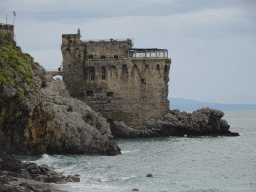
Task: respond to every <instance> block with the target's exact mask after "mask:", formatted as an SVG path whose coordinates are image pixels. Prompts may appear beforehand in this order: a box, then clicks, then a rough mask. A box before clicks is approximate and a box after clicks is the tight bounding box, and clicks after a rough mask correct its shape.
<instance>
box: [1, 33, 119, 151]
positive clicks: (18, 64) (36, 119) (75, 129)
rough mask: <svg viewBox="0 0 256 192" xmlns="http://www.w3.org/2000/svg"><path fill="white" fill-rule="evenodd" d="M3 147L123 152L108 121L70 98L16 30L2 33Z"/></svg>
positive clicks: (59, 82)
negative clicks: (17, 40)
mask: <svg viewBox="0 0 256 192" xmlns="http://www.w3.org/2000/svg"><path fill="white" fill-rule="evenodd" d="M0 32H1V31H0ZM0 151H5V152H7V153H14V154H27V155H34V154H43V153H48V154H51V153H54V154H58V153H59V154H65V153H71V154H103V155H116V154H120V149H119V147H118V146H117V144H116V143H115V141H114V140H113V136H112V135H111V130H110V126H109V124H108V123H107V121H106V119H105V118H103V117H102V115H101V114H100V113H96V112H95V111H93V110H92V109H91V108H90V107H89V106H87V105H86V104H85V103H84V102H82V101H80V100H77V99H74V98H72V97H70V96H69V93H68V92H67V90H66V88H65V84H64V82H62V81H61V80H59V79H57V80H54V79H53V78H52V76H51V75H50V74H48V73H47V72H46V71H45V69H44V68H43V67H42V66H40V65H39V64H38V63H36V62H34V61H33V58H32V57H30V56H29V55H28V54H24V53H22V51H21V49H20V47H17V46H16V43H15V41H14V40H13V36H12V34H11V33H9V34H3V33H1V34H0Z"/></svg>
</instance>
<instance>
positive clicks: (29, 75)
mask: <svg viewBox="0 0 256 192" xmlns="http://www.w3.org/2000/svg"><path fill="white" fill-rule="evenodd" d="M32 75H33V73H32V72H30V71H29V72H26V73H25V77H26V78H30V77H32Z"/></svg>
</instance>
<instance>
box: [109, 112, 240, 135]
mask: <svg viewBox="0 0 256 192" xmlns="http://www.w3.org/2000/svg"><path fill="white" fill-rule="evenodd" d="M223 116H224V112H223V111H220V110H216V109H210V108H202V109H198V110H197V111H193V112H192V113H187V112H185V111H183V112H180V111H179V110H172V111H170V112H169V113H167V114H166V115H165V116H164V117H163V118H161V119H151V120H149V121H147V122H146V126H145V127H144V128H142V129H141V130H137V129H134V128H131V127H128V126H127V125H125V124H124V123H123V122H120V121H113V122H110V123H111V130H112V133H113V135H114V136H115V137H119V138H134V137H159V136H181V137H183V136H185V135H187V136H188V137H191V136H239V134H238V133H234V132H230V131H229V128H230V125H228V123H227V121H226V120H224V119H221V118H222V117H223Z"/></svg>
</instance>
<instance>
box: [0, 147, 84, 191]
mask: <svg viewBox="0 0 256 192" xmlns="http://www.w3.org/2000/svg"><path fill="white" fill-rule="evenodd" d="M68 182H80V175H77V174H76V175H68V176H64V175H63V173H59V172H56V171H55V168H54V167H50V166H48V165H46V164H41V165H37V164H36V163H31V162H21V161H19V160H18V159H16V158H15V157H14V156H12V155H7V154H6V153H5V152H4V151H0V191H3V192H4V191H6V192H12V191H13V192H19V191H20V192H22V191H35V192H64V191H65V190H61V189H59V188H58V187H57V186H56V185H54V183H55V184H56V183H57V184H65V183H68Z"/></svg>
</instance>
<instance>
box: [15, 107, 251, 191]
mask: <svg viewBox="0 0 256 192" xmlns="http://www.w3.org/2000/svg"><path fill="white" fill-rule="evenodd" d="M224 112H225V115H224V117H223V118H224V119H226V120H227V121H228V123H229V124H230V130H231V131H232V132H239V134H240V136H239V137H195V138H188V137H160V138H143V139H117V140H116V142H117V143H118V145H119V147H120V148H121V149H122V150H121V152H122V154H121V155H117V156H89V155H46V154H44V155H41V156H16V157H17V158H19V159H20V160H22V161H30V162H35V163H37V164H48V165H49V166H54V167H55V168H56V171H59V172H63V173H64V175H66V176H67V175H75V174H79V175H80V179H81V181H80V182H79V183H67V184H56V186H57V187H58V188H60V189H61V190H66V191H69V192H128V191H136V189H137V190H139V191H140V192H176V191H177V192H236V191H237V192H256V110H244V111H224ZM148 174H152V176H153V177H147V175H148Z"/></svg>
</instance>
